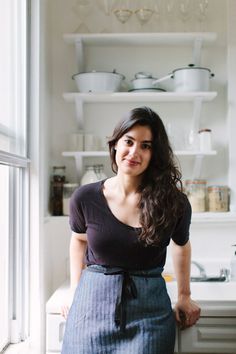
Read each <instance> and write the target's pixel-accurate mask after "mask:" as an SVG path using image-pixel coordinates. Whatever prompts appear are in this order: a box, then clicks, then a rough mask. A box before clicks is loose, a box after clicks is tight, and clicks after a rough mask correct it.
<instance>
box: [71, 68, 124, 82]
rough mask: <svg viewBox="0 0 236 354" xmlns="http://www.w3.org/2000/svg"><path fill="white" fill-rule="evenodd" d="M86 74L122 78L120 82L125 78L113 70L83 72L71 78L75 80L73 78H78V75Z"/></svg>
mask: <svg viewBox="0 0 236 354" xmlns="http://www.w3.org/2000/svg"><path fill="white" fill-rule="evenodd" d="M86 74H110V75H118V76H121V77H122V80H124V79H125V76H124V75H123V74H119V73H117V72H116V71H115V70H113V71H112V72H111V71H96V70H92V71H85V72H79V73H76V74H74V75H73V76H72V79H74V78H75V76H79V75H86Z"/></svg>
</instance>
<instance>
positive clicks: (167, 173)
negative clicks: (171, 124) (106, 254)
mask: <svg viewBox="0 0 236 354" xmlns="http://www.w3.org/2000/svg"><path fill="white" fill-rule="evenodd" d="M135 125H139V126H147V127H149V128H150V129H151V132H152V156H151V160H150V163H149V165H148V167H147V169H146V170H145V172H144V174H143V177H142V180H141V184H140V185H139V187H138V192H139V193H140V201H139V205H138V207H139V210H140V224H141V226H142V228H141V232H140V233H139V236H138V237H139V240H140V241H143V242H144V243H145V244H146V245H153V246H158V244H159V243H160V240H162V239H163V237H164V235H165V234H167V233H168V232H171V230H172V229H173V227H174V226H175V225H176V223H177V221H178V219H179V217H180V216H181V215H182V213H183V210H184V205H185V197H184V194H183V187H182V182H181V177H182V176H181V172H180V171H179V169H178V167H177V165H176V163H175V161H174V155H173V151H172V148H171V146H170V143H169V139H168V136H167V133H166V130H165V127H164V124H163V122H162V120H161V118H160V117H159V116H158V114H157V113H155V112H154V111H153V110H151V109H150V108H149V107H139V108H134V109H133V110H131V111H130V112H129V113H128V114H126V115H125V117H124V118H123V119H122V120H121V121H120V122H119V123H118V124H117V126H116V127H115V129H114V132H113V135H112V137H111V138H110V139H109V140H108V145H109V150H110V157H111V167H112V170H113V172H115V173H117V171H118V166H117V164H116V150H115V146H116V143H117V141H118V140H119V139H120V138H121V137H122V136H123V135H124V134H126V133H127V132H128V131H129V130H130V129H131V128H132V127H133V126H135Z"/></svg>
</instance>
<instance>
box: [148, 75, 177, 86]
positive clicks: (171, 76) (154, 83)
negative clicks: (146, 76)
mask: <svg viewBox="0 0 236 354" xmlns="http://www.w3.org/2000/svg"><path fill="white" fill-rule="evenodd" d="M171 78H173V74H169V75H166V76H164V77H162V78H161V79H157V80H154V81H153V82H152V84H153V85H156V84H158V83H159V82H162V81H165V80H168V79H171Z"/></svg>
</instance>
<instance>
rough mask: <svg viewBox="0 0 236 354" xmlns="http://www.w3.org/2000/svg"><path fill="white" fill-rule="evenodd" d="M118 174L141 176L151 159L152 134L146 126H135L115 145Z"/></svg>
mask: <svg viewBox="0 0 236 354" xmlns="http://www.w3.org/2000/svg"><path fill="white" fill-rule="evenodd" d="M115 148H116V164H117V167H118V173H124V174H127V175H130V176H133V177H136V176H139V175H141V174H142V173H143V172H144V171H145V170H146V169H147V167H148V165H149V162H150V160H151V157H152V132H151V129H150V128H149V127H148V126H141V125H135V126H133V127H132V128H131V129H130V130H129V131H128V132H127V133H125V134H124V135H123V136H122V137H121V138H120V139H119V140H118V141H117V143H116V146H115Z"/></svg>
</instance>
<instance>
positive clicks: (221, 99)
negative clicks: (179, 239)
mask: <svg viewBox="0 0 236 354" xmlns="http://www.w3.org/2000/svg"><path fill="white" fill-rule="evenodd" d="M227 2H228V1H221V0H210V1H209V4H210V7H209V14H208V21H207V23H205V24H204V28H203V30H206V31H213V32H214V31H215V32H217V33H218V40H217V43H216V44H214V45H213V46H211V47H210V50H209V49H208V50H204V51H203V58H202V64H204V66H207V67H209V68H211V69H212V71H213V72H215V74H216V77H215V79H214V80H212V89H215V90H216V91H218V96H217V98H216V99H215V100H214V101H213V102H212V103H210V104H205V105H204V108H203V113H202V120H201V125H202V126H203V127H205V125H208V126H207V127H210V128H212V131H213V139H214V140H213V144H214V147H215V148H216V149H219V154H218V156H217V157H213V158H212V159H211V160H209V159H207V161H206V163H205V165H204V167H203V174H204V176H205V177H206V178H207V179H209V180H210V181H211V182H212V183H220V184H223V183H225V184H227V183H228V167H229V166H228V160H227V149H228V147H227V144H226V140H225V136H226V134H227V130H226V124H225V123H226V122H227V114H228V112H227V110H228V105H227V89H226V85H227V82H228V78H229V83H230V86H229V91H228V93H229V97H230V114H229V119H230V122H231V123H230V124H231V127H232V128H234V129H235V126H234V125H235V119H234V117H235V83H234V81H233V79H231V72H234V71H235V69H234V67H235V64H234V63H235V56H236V54H235V42H234V39H233V38H236V33H234V32H235V29H234V24H235V19H234V17H235V16H234V15H233V14H235V2H234V1H233V0H229V3H230V11H229V19H230V18H231V16H232V20H231V22H228V23H229V27H228V28H229V30H230V33H231V35H230V36H229V37H227V11H226V10H227V8H226V5H227ZM75 3H76V1H75V0H67V1H63V0H50V1H49V0H48V1H46V0H45V1H44V3H43V4H44V5H43V7H42V9H43V11H42V18H41V25H42V31H43V32H42V33H41V35H42V40H43V41H42V47H41V49H42V57H41V63H42V66H41V73H42V78H43V81H42V86H41V88H42V91H41V94H42V99H41V105H42V106H41V119H42V121H43V127H42V129H43V131H42V132H41V133H42V136H43V137H44V139H43V140H41V142H42V151H41V154H42V157H43V161H44V172H43V176H42V178H43V179H42V187H43V196H44V197H43V208H44V215H45V216H46V218H45V219H44V234H43V235H42V244H43V249H44V255H43V260H42V264H44V276H43V277H44V278H43V279H44V280H43V281H44V290H43V293H44V295H43V298H44V299H46V297H47V295H48V296H49V294H50V293H52V292H53V291H54V290H55V289H56V288H57V287H58V286H59V285H60V284H61V283H62V282H63V281H64V280H65V278H66V277H67V267H68V247H69V239H70V230H69V226H68V218H66V217H62V218H60V217H53V218H51V217H49V216H48V208H47V205H48V204H47V203H48V189H49V173H50V170H49V168H51V167H52V166H54V165H66V169H67V179H68V180H69V181H70V182H75V181H77V174H76V169H75V163H74V160H73V159H72V158H64V157H62V156H61V152H62V151H67V150H68V148H69V138H70V133H73V132H76V131H77V129H78V128H77V123H76V117H75V107H74V105H73V104H69V103H66V102H65V101H64V100H63V98H62V93H63V92H66V91H71V92H73V91H75V90H76V88H75V83H74V82H73V80H72V79H71V76H72V74H74V73H76V72H77V64H76V58H75V48H74V47H73V45H68V44H66V43H65V42H64V41H63V38H62V37H63V34H64V33H70V32H73V31H74V30H75V29H76V28H77V27H79V26H80V28H83V27H84V26H87V27H88V29H89V30H90V31H94V32H102V31H107V30H111V31H113V32H122V31H128V30H129V31H153V32H155V31H159V30H161V31H169V30H170V31H171V30H174V31H183V30H188V31H196V30H199V28H198V26H199V24H197V23H196V21H193V20H192V21H190V22H189V24H187V25H186V26H184V25H183V24H182V23H181V22H180V20H179V19H177V20H175V21H174V22H173V24H171V23H170V22H168V21H166V22H165V21H164V20H163V18H161V19H157V18H156V17H155V16H154V17H153V18H152V21H151V22H150V25H149V26H147V27H145V26H143V27H142V28H141V27H140V25H139V24H138V23H137V20H136V19H135V17H133V18H132V19H131V21H130V25H129V26H128V24H127V25H125V26H123V25H121V24H120V23H118V22H117V21H116V19H115V17H114V15H112V16H111V17H107V16H106V15H104V14H103V13H102V12H101V11H100V10H99V9H98V8H96V6H95V5H94V13H92V15H91V16H90V15H89V16H87V17H86V19H85V21H84V22H82V21H81V20H80V19H79V18H78V16H77V15H76V14H75V12H74V11H73V9H72V8H73V6H74V5H75ZM93 4H96V1H93ZM95 11H96V12H95ZM128 27H129V28H128ZM227 38H229V39H227ZM227 40H229V51H228V62H227ZM99 50H100V51H102V53H101V58H100V59H99V58H98V57H97V55H96V58H95V54H94V53H93V49H91V50H90V52H89V53H86V58H87V64H86V65H87V68H88V69H94V68H95V69H100V70H105V69H106V68H107V70H111V69H113V65H114V64H113V62H116V63H117V56H119V57H122V58H123V59H122V60H121V61H120V62H118V65H117V67H116V69H117V71H119V72H122V73H124V74H125V75H126V79H127V81H129V80H130V79H131V78H132V77H133V76H134V73H135V72H137V71H140V70H148V71H151V72H152V73H153V75H157V76H158V77H160V76H161V75H163V74H166V73H167V72H169V71H171V70H173V69H174V68H176V67H178V66H183V65H186V64H188V63H189V62H190V61H191V53H190V52H189V51H188V50H187V49H186V48H181V49H180V50H178V49H177V48H176V53H175V57H174V59H173V56H172V55H171V54H169V56H168V55H167V54H166V52H164V50H163V51H161V50H160V48H159V49H149V53H152V56H150V54H149V55H147V54H146V52H144V51H141V50H140V49H138V48H136V49H135V56H136V57H138V58H139V59H142V62H143V63H146V62H148V65H147V66H146V64H143V67H140V64H139V63H140V62H141V61H138V60H137V61H136V60H134V59H133V57H131V56H130V54H128V51H127V49H126V48H119V49H115V48H114V49H113V51H112V52H111V51H109V49H108V48H101V49H99ZM104 53H107V56H108V57H109V61H107V62H106V66H105V65H104V63H103V59H102V57H104ZM88 54H89V55H88ZM121 54H122V55H121ZM183 54H184V62H183V59H182V56H183ZM168 58H169V59H168ZM130 62H132V65H131V66H130V64H129V63H130ZM127 63H128V64H127ZM103 65H104V66H103ZM227 65H228V68H230V69H229V70H230V71H228V68H227ZM95 66H96V67H95ZM97 66H98V67H97ZM131 67H132V70H130V68H131ZM234 77H235V75H234ZM143 103H145V102H143ZM140 104H141V103H140ZM151 106H152V107H153V108H154V109H156V110H157V111H158V112H159V113H160V115H161V116H162V117H163V119H164V121H165V122H168V121H172V122H174V128H175V129H176V130H177V131H178V132H179V134H182V133H183V131H184V130H185V128H186V127H188V126H189V124H190V123H189V122H190V119H189V117H190V116H191V112H192V106H191V104H189V105H186V104H185V105H183V104H181V103H179V104H176V105H173V106H171V105H169V107H166V105H164V104H158V105H156V104H152V105H151ZM130 108H132V105H130V104H125V105H121V106H118V105H113V104H99V105H94V104H91V105H85V116H86V121H85V128H86V130H87V131H90V130H92V129H93V127H94V126H96V129H97V134H98V135H99V136H100V137H103V138H104V136H109V135H110V134H111V133H112V129H113V126H114V123H115V122H116V121H117V120H118V119H119V118H120V116H121V115H122V114H123V112H124V111H127V110H128V109H130ZM176 112H177V113H176ZM182 116H186V117H185V118H183V117H182ZM104 117H105V119H104ZM105 120H106V123H105V124H104V125H103V122H104V121H105ZM180 122H181V124H180ZM234 131H235V130H234ZM231 132H232V131H231ZM231 132H229V135H231V136H232V135H233V133H231ZM233 156H235V155H232V156H231V157H230V158H231V161H233ZM88 161H89V162H90V161H93V160H91V159H90V160H88ZM101 161H102V162H103V163H105V161H104V159H101ZM219 161H220V163H219ZM182 164H183V172H184V174H185V176H186V177H188V174H189V173H190V171H191V168H192V162H191V161H190V160H186V161H185V162H184V161H182ZM106 173H109V164H108V163H107V164H106ZM229 176H230V181H231V182H232V181H233V179H234V177H235V172H234V173H231V172H230V174H229ZM234 180H235V179H234ZM232 183H235V182H232ZM191 240H192V245H193V258H195V259H199V258H200V259H209V258H210V259H213V260H220V259H221V260H228V259H229V256H230V254H231V244H232V243H236V239H235V224H234V225H233V224H228V225H220V224H217V225H216V226H214V225H212V224H211V225H207V224H199V225H198V224H193V225H192V227H191Z"/></svg>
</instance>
